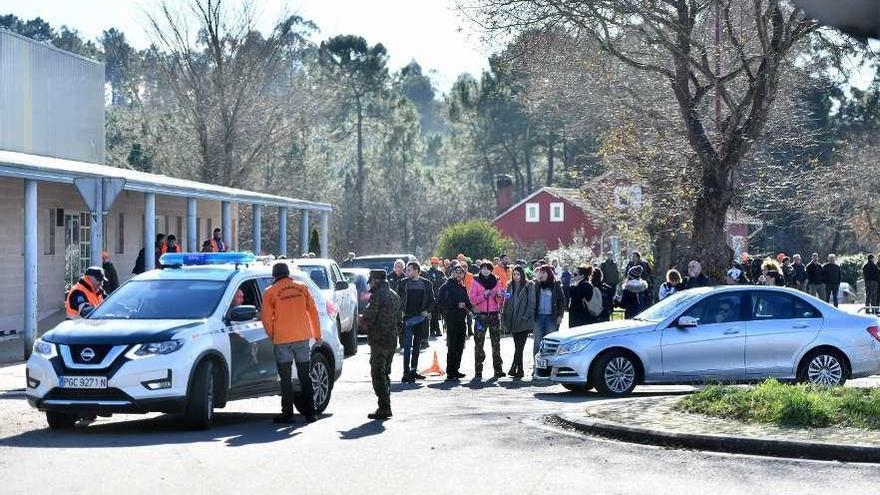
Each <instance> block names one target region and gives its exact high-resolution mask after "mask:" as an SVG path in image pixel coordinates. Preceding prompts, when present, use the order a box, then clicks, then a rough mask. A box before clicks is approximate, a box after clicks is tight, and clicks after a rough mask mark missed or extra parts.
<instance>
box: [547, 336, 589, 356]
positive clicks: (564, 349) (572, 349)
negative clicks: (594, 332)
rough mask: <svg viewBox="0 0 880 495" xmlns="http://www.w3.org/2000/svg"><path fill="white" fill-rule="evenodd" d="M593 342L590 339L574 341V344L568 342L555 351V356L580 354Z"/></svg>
mask: <svg viewBox="0 0 880 495" xmlns="http://www.w3.org/2000/svg"><path fill="white" fill-rule="evenodd" d="M592 342H593V341H592V340H590V339H583V340H575V341H574V342H568V343H566V344H562V345H560V346H559V349H557V350H556V354H574V353H576V352H581V351H582V350H584V349H586V348H587V346H588V345H590V343H592Z"/></svg>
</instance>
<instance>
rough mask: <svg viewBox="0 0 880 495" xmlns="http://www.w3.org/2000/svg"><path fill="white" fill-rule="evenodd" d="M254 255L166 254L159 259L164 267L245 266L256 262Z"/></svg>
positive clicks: (237, 253)
mask: <svg viewBox="0 0 880 495" xmlns="http://www.w3.org/2000/svg"><path fill="white" fill-rule="evenodd" d="M254 259H255V258H254V255H253V254H252V253H240V252H227V253H165V254H163V255H162V256H161V257H160V258H159V264H161V265H163V266H193V265H244V264H247V263H253V262H254Z"/></svg>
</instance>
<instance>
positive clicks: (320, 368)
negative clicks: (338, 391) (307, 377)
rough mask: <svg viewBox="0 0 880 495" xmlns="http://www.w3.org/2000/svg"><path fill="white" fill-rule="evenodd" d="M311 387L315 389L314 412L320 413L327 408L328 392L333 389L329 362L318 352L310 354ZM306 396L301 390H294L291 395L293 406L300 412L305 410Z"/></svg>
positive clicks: (313, 398)
mask: <svg viewBox="0 0 880 495" xmlns="http://www.w3.org/2000/svg"><path fill="white" fill-rule="evenodd" d="M310 374H311V378H312V388H313V390H314V391H315V395H314V397H312V400H313V401H314V402H315V414H321V413H323V412H324V410H326V409H327V405H328V404H329V403H330V394H331V392H332V391H333V378H332V375H331V373H330V364H329V363H328V362H327V358H326V357H324V355H323V354H321V353H320V352H316V353H315V354H312V364H311V373H310ZM306 400H307V398H306V396H305V394H303V393H302V392H296V393H294V395H293V407H295V408H296V410H297V411H299V412H300V414H303V411H305V410H306V404H307V403H306V402H305V401H306Z"/></svg>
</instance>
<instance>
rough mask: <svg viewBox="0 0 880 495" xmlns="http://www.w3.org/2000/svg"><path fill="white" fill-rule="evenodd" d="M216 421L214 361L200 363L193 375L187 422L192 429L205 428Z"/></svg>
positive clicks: (188, 400) (187, 405) (187, 407)
mask: <svg viewBox="0 0 880 495" xmlns="http://www.w3.org/2000/svg"><path fill="white" fill-rule="evenodd" d="M213 421H214V363H212V362H211V361H210V360H205V361H202V362H201V363H199V365H198V368H196V371H195V375H194V376H193V381H192V386H191V387H190V394H189V397H188V399H187V404H186V424H187V426H189V427H190V428H192V429H196V430H205V429H207V428H210V427H211V423H212V422H213Z"/></svg>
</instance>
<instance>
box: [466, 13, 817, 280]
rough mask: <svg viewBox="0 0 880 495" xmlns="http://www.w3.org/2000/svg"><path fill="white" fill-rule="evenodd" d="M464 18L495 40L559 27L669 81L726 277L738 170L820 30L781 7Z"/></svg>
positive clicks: (698, 204)
mask: <svg viewBox="0 0 880 495" xmlns="http://www.w3.org/2000/svg"><path fill="white" fill-rule="evenodd" d="M463 10H464V11H465V12H466V13H468V14H469V15H471V16H473V18H475V19H476V20H477V21H478V22H480V23H481V24H482V25H483V26H485V27H486V28H488V29H489V30H490V32H497V33H506V34H510V33H516V32H520V31H522V30H524V29H543V30H547V29H557V30H564V31H566V32H569V33H573V34H576V35H579V36H583V37H588V38H589V39H592V40H593V41H594V42H595V43H597V44H598V45H599V46H600V47H601V49H602V50H603V51H604V52H605V53H607V54H610V55H611V56H613V57H615V58H616V59H617V60H619V61H621V62H622V63H624V64H625V65H627V66H628V67H630V68H632V69H634V70H636V71H638V72H641V73H644V74H646V75H648V76H650V77H651V78H653V79H655V80H659V81H665V83H666V84H667V86H666V87H667V89H666V91H667V92H670V93H671V95H672V96H673V98H674V101H675V103H676V106H677V110H678V111H677V113H678V118H677V120H678V122H680V123H681V126H682V128H683V130H684V133H685V137H686V142H687V143H688V145H689V147H690V149H691V150H692V151H693V153H694V156H695V157H696V164H697V165H698V167H697V173H698V177H697V178H696V179H695V182H696V183H695V184H694V186H695V187H696V188H698V193H697V194H696V197H695V201H694V209H693V231H692V239H691V242H692V248H693V250H694V252H695V253H696V254H697V255H698V256H700V257H701V258H702V259H703V260H704V261H705V263H704V266H707V267H708V271H710V273H712V274H713V275H715V276H716V277H718V276H719V275H720V274H721V273H723V271H724V269H725V268H726V266H727V264H728V263H729V261H730V249H729V248H728V247H727V245H726V237H725V235H724V227H725V218H726V214H727V210H728V207H729V206H730V205H731V204H732V202H733V201H734V199H735V190H736V186H737V182H736V181H737V178H738V176H739V175H738V172H739V171H740V169H741V167H742V164H743V160H744V158H745V157H746V155H747V153H748V152H749V150H750V147H751V146H752V145H753V143H754V142H755V141H756V140H758V139H759V138H760V137H761V136H762V132H763V131H764V128H765V125H766V123H767V120H768V117H769V115H770V112H771V109H772V107H773V104H774V100H775V98H776V96H777V94H778V92H779V89H780V75H781V71H783V70H784V67H785V63H786V61H788V57H790V56H791V52H792V48H793V47H795V45H797V44H798V43H800V42H802V41H803V40H805V39H807V38H808V37H809V36H810V35H811V34H813V33H815V32H816V31H817V28H818V25H817V23H816V22H814V21H813V20H811V19H809V18H807V17H806V16H805V15H804V13H803V12H802V11H801V10H799V9H798V8H796V7H793V6H791V5H790V4H788V3H787V2H784V1H781V0H753V1H750V2H745V1H735V0H703V1H698V0H660V1H650V2H645V1H640V0H590V1H575V0H478V1H477V2H475V3H473V4H469V5H464V6H463ZM663 117H667V118H668V116H663ZM719 278H720V277H719Z"/></svg>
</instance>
